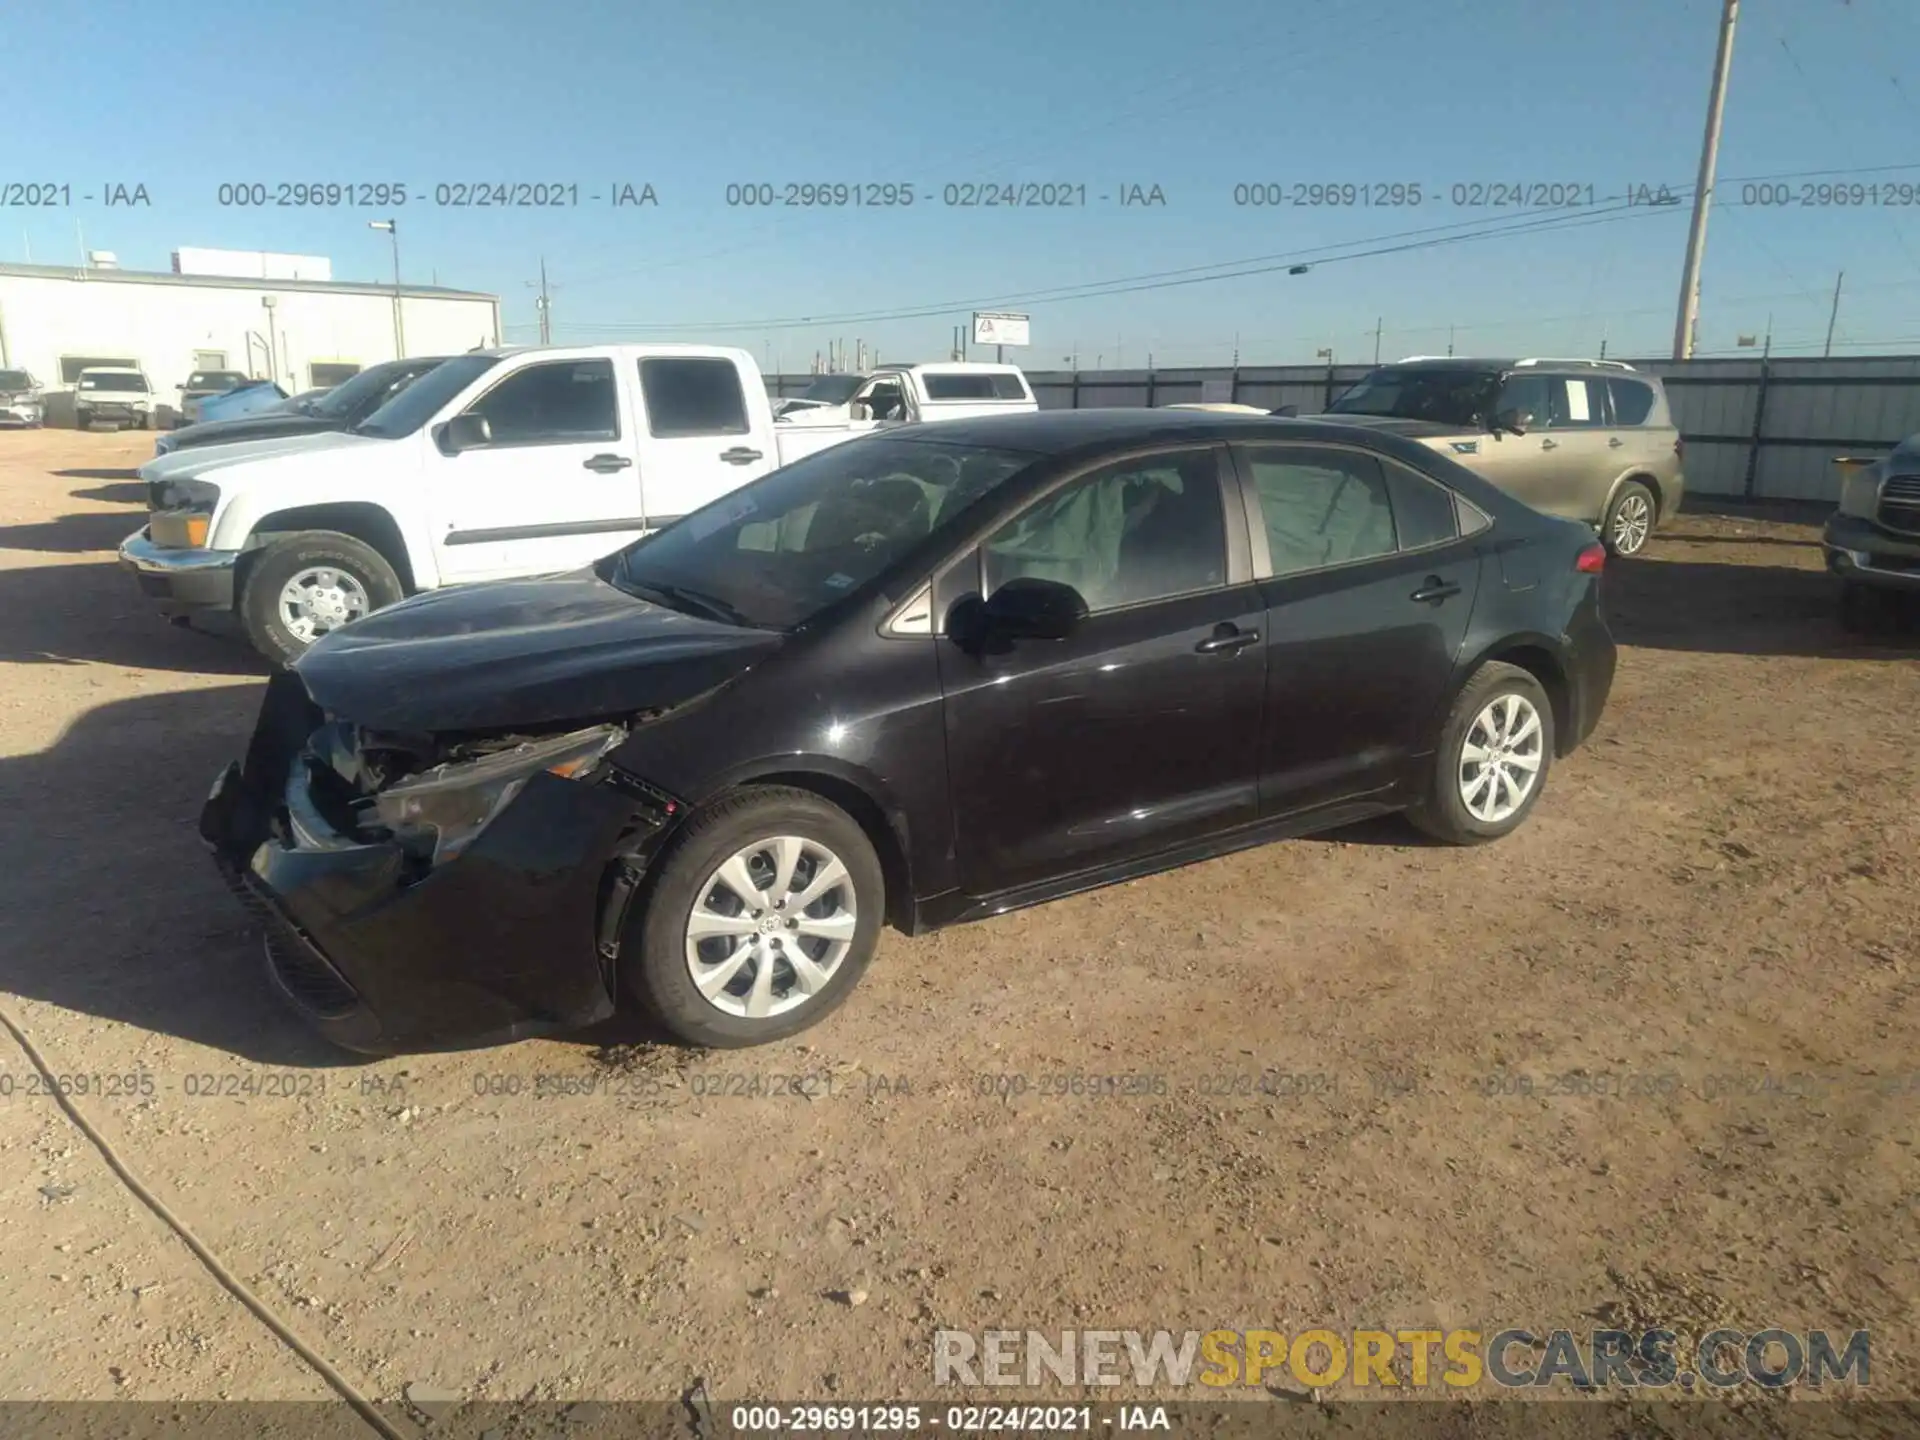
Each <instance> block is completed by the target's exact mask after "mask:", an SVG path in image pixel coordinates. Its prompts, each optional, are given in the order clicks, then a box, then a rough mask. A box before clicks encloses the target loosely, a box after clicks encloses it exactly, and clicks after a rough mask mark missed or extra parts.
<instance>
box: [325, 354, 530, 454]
mask: <svg viewBox="0 0 1920 1440" xmlns="http://www.w3.org/2000/svg"><path fill="white" fill-rule="evenodd" d="M499 363H500V360H499V357H498V356H494V355H461V356H459V357H457V358H455V359H452V360H449V361H447V362H446V363H445V364H443V365H438V366H435V367H434V368H433V369H432V370H430V371H428V372H427V373H426V374H425V375H423V376H421V377H420V379H419V380H417V381H416V382H415V383H413V384H411V385H409V386H407V388H406V389H405V390H403V391H401V392H400V393H399V394H398V395H396V396H394V397H393V399H391V400H389V401H388V402H387V403H386V404H384V405H382V406H381V407H380V408H379V409H378V410H376V411H374V412H373V414H371V415H369V416H368V417H367V418H366V419H365V420H362V421H361V422H360V423H359V425H357V426H355V427H354V428H355V432H356V433H357V434H361V435H373V436H376V437H378V438H379V439H382V440H393V439H397V438H398V437H400V436H402V435H411V434H413V432H414V431H416V430H418V429H419V428H420V427H421V426H422V425H425V424H426V423H427V422H428V421H429V420H431V419H433V417H434V416H435V415H438V414H439V413H440V412H441V410H442V409H444V408H445V407H446V406H447V404H448V403H449V402H450V401H452V399H453V398H454V396H456V395H458V394H459V393H460V392H461V391H463V390H465V389H466V388H467V387H468V386H469V385H471V384H473V382H474V381H476V380H478V379H479V378H480V377H481V376H482V375H484V374H486V373H487V371H489V370H491V369H492V368H493V367H494V366H496V365H498V364H499ZM343 388H344V387H343Z"/></svg>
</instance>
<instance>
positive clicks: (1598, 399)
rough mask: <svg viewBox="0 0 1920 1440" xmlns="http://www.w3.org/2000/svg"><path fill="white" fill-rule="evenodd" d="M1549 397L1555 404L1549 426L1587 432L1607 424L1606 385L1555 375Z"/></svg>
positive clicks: (1601, 381)
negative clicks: (1586, 429) (1589, 429)
mask: <svg viewBox="0 0 1920 1440" xmlns="http://www.w3.org/2000/svg"><path fill="white" fill-rule="evenodd" d="M1547 396H1548V399H1549V401H1550V402H1551V404H1552V407H1553V408H1552V410H1551V411H1550V419H1549V423H1551V424H1552V425H1553V426H1554V427H1555V428H1556V429H1575V430H1578V429H1585V428H1591V427H1593V426H1596V425H1605V424H1606V423H1607V382H1606V381H1605V380H1581V379H1575V378H1574V377H1572V376H1568V375H1555V376H1553V377H1552V380H1551V383H1550V385H1549V387H1548V391H1547Z"/></svg>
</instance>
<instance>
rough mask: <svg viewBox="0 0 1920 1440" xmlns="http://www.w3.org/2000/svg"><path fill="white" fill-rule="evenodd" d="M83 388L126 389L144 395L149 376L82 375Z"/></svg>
mask: <svg viewBox="0 0 1920 1440" xmlns="http://www.w3.org/2000/svg"><path fill="white" fill-rule="evenodd" d="M80 388H81V389H82V390H126V391H132V392H134V393H137V394H141V395H144V394H146V392H147V377H146V376H144V375H82V376H81V377H80Z"/></svg>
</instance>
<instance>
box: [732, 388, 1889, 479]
mask: <svg viewBox="0 0 1920 1440" xmlns="http://www.w3.org/2000/svg"><path fill="white" fill-rule="evenodd" d="M1627 363H1629V364H1630V365H1632V366H1633V367H1634V368H1635V369H1636V370H1644V371H1646V372H1647V373H1648V374H1651V375H1657V376H1659V377H1660V378H1661V379H1662V380H1663V381H1665V383H1666V387H1667V395H1668V398H1669V401H1670V403H1671V404H1672V406H1673V413H1674V419H1675V420H1676V422H1677V423H1678V424H1679V426H1680V434H1681V436H1682V438H1684V439H1685V441H1686V442H1687V459H1686V470H1687V488H1688V490H1689V491H1692V492H1693V493H1696V494H1700V495H1716V496H1727V497H1746V498H1749V499H1755V500H1832V499H1834V498H1835V497H1836V495H1837V493H1838V483H1839V482H1838V479H1837V476H1836V474H1835V471H1834V470H1833V467H1832V463H1831V462H1832V460H1833V458H1834V457H1835V456H1837V455H1857V454H1863V453H1864V454H1877V453H1879V452H1881V451H1885V450H1890V449H1892V448H1893V447H1894V446H1895V445H1897V444H1899V443H1900V441H1901V440H1903V439H1905V438H1906V437H1907V436H1909V435H1912V434H1915V433H1916V432H1920V356H1872V357H1865V356H1856V357H1842V358H1838V359H1793V360H1781V359H1762V358H1759V357H1755V358H1754V359H1751V360H1746V359H1742V360H1630V361H1628V362H1627ZM1371 368H1372V366H1371V365H1337V366H1332V367H1328V366H1318V365H1259V366H1254V365H1248V366H1242V367H1240V368H1239V369H1229V368H1225V367H1221V368H1214V369H1190V370H1153V371H1148V370H1097V371H1094V370H1081V371H1065V370H1029V371H1027V380H1028V382H1029V383H1030V384H1031V385H1032V386H1033V391H1034V395H1035V396H1036V397H1037V398H1038V400H1039V401H1040V407H1041V409H1043V410H1057V409H1075V408H1078V409H1087V408H1091V407H1095V406H1105V405H1117V406H1126V407H1137V406H1142V405H1148V406H1151V405H1176V404H1184V403H1191V402H1195V401H1230V402H1235V403H1238V404H1241V405H1258V406H1261V407H1262V408H1265V409H1275V408H1278V407H1279V406H1282V405H1297V406H1298V407H1299V408H1300V413H1301V414H1302V415H1309V414H1312V413H1313V412H1314V411H1316V410H1320V409H1323V408H1324V407H1325V406H1326V405H1327V404H1328V403H1329V402H1330V401H1331V400H1332V399H1333V397H1334V396H1336V395H1338V394H1339V393H1340V392H1341V391H1342V390H1344V389H1345V388H1346V387H1347V386H1349V385H1351V384H1353V382H1354V381H1356V380H1358V379H1359V378H1360V377H1361V376H1362V375H1364V374H1366V373H1367V371H1368V370H1370V369H1371ZM813 378H814V377H813V376H811V375H780V376H775V377H772V378H771V379H770V380H769V382H768V388H769V389H770V390H771V391H772V392H773V393H774V394H775V395H797V394H799V393H800V392H801V391H802V390H804V389H806V387H807V386H808V385H809V384H810V383H811V382H812V380H813Z"/></svg>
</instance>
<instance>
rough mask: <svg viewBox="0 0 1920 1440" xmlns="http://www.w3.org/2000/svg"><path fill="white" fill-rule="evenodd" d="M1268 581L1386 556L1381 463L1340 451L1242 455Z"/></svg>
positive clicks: (1389, 540) (1389, 528)
mask: <svg viewBox="0 0 1920 1440" xmlns="http://www.w3.org/2000/svg"><path fill="white" fill-rule="evenodd" d="M1248 461H1249V466H1250V468H1251V469H1252V471H1253V483H1254V488H1255V489H1256V490H1257V491H1258V492H1259V495H1260V512H1261V516H1262V518H1263V519H1264V521H1265V523H1266V530H1267V553H1268V555H1269V557H1270V558H1271V560H1272V562H1273V573H1274V574H1275V575H1297V574H1299V573H1301V572H1302V571H1306V570H1319V569H1323V568H1324V567H1326V566H1329V565H1344V564H1346V563H1347V562H1349V561H1352V560H1365V559H1368V558H1370V557H1372V556H1375V555H1386V554H1389V553H1391V552H1392V550H1393V548H1394V529H1393V505H1392V501H1391V500H1390V498H1389V496H1388V493H1387V482H1386V478H1385V477H1384V476H1383V475H1382V474H1381V471H1380V463H1379V461H1377V460H1375V459H1374V458H1373V457H1372V456H1369V455H1359V454H1355V453H1353V452H1352V451H1344V450H1308V449H1304V448H1303V449H1299V450H1255V451H1252V452H1251V453H1250V454H1249V456H1248Z"/></svg>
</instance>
